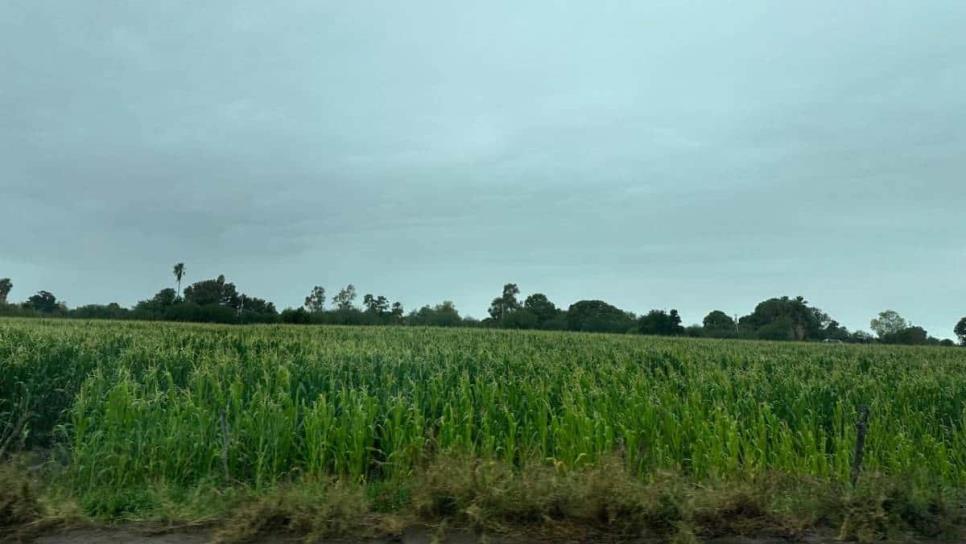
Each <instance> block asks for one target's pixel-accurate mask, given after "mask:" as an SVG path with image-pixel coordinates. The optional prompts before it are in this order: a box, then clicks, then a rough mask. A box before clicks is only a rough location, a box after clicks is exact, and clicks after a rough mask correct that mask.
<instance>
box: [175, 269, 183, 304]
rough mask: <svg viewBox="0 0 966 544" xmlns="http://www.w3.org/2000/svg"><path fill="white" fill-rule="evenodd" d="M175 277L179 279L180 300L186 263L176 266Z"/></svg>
mask: <svg viewBox="0 0 966 544" xmlns="http://www.w3.org/2000/svg"><path fill="white" fill-rule="evenodd" d="M174 277H175V278H177V279H178V298H181V278H183V277H184V263H178V264H176V265H174Z"/></svg>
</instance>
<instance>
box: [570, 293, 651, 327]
mask: <svg viewBox="0 0 966 544" xmlns="http://www.w3.org/2000/svg"><path fill="white" fill-rule="evenodd" d="M634 319H635V316H634V314H632V313H630V312H625V311H624V310H621V309H620V308H617V307H614V306H611V305H610V304H607V303H606V302H604V301H602V300H581V301H578V302H575V303H573V304H571V305H570V308H568V309H567V328H568V329H570V330H572V331H586V332H616V333H626V332H628V331H630V330H632V329H633V328H634Z"/></svg>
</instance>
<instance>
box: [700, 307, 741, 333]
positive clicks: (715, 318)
mask: <svg viewBox="0 0 966 544" xmlns="http://www.w3.org/2000/svg"><path fill="white" fill-rule="evenodd" d="M702 323H703V325H704V334H705V336H713V337H716V338H723V337H724V338H727V337H731V336H735V334H737V331H736V329H735V320H734V319H732V318H731V316H729V315H728V314H726V313H724V312H722V311H721V310H714V311H713V312H711V313H709V314H708V315H706V316H704V321H703V322H702Z"/></svg>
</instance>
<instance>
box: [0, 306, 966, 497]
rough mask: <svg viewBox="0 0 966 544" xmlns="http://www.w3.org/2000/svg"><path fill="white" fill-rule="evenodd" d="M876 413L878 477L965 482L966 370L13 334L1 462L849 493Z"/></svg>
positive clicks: (878, 350) (647, 343)
mask: <svg viewBox="0 0 966 544" xmlns="http://www.w3.org/2000/svg"><path fill="white" fill-rule="evenodd" d="M860 405H868V406H869V408H870V412H871V418H870V420H869V432H868V435H867V439H866V452H865V466H864V467H865V470H868V471H876V472H881V473H884V474H895V475H902V476H904V477H909V478H913V479H915V480H916V481H920V482H923V483H924V484H927V485H935V486H950V487H962V486H963V485H964V484H966V428H964V426H966V350H959V349H943V348H906V347H884V346H845V345H819V344H792V343H766V342H740V341H713V340H687V339H658V338H645V337H634V336H613V335H591V334H570V333H546V332H514V331H496V330H446V329H420V328H376V327H370V328H348V327H292V326H249V327H222V326H195V325H174V324H147V323H114V322H89V323H84V322H64V321H28V320H0V433H4V434H5V435H6V436H4V434H0V444H2V443H3V442H6V444H7V446H8V450H9V449H12V448H15V447H16V448H24V449H28V450H31V449H32V450H50V449H57V448H60V449H62V450H64V451H66V452H67V456H68V459H69V460H68V461H67V462H66V466H67V468H66V474H65V477H66V478H67V480H66V481H67V482H69V485H70V487H71V488H72V489H74V490H75V491H76V492H77V493H80V494H83V493H85V492H88V491H93V490H95V489H103V488H110V489H114V490H123V489H135V488H139V487H143V486H146V485H165V486H170V487H172V488H185V489H188V488H191V487H192V486H198V485H211V486H231V485H237V484H244V485H246V486H250V487H251V488H254V489H261V488H269V487H271V486H274V485H276V484H278V483H279V482H284V481H290V480H292V479H294V478H312V479H314V478H318V479H324V478H330V477H332V476H338V477H340V478H349V479H354V480H358V481H377V480H391V479H399V478H406V477H407V475H409V474H411V473H412V471H413V470H415V469H416V468H418V467H420V466H423V465H425V464H426V463H427V462H429V461H431V460H432V459H433V458H434V456H437V455H440V454H441V453H456V454H461V455H466V456H471V457H475V458H480V459H496V460H500V461H501V462H505V463H507V464H508V465H509V466H521V464H523V463H530V462H539V463H546V464H548V465H554V466H557V467H561V469H562V470H568V469H571V468H579V467H586V466H592V465H593V464H594V463H595V462H597V461H598V460H600V459H601V458H602V457H605V456H618V457H619V458H620V459H622V460H623V462H624V463H625V464H626V466H627V467H628V470H630V471H631V473H632V474H636V475H637V476H638V477H639V478H640V479H642V480H647V479H648V478H651V477H652V476H653V475H655V474H657V473H658V472H660V471H674V472H677V473H680V474H685V475H687V476H688V477H689V478H692V479H694V480H697V481H702V480H720V479H727V478H745V477H750V476H754V475H756V474H761V473H764V472H766V471H773V470H777V471H781V472H784V473H790V474H799V475H809V476H815V477H819V478H824V479H830V480H836V481H843V482H844V481H847V480H848V478H849V471H850V465H851V459H852V453H853V447H854V443H855V420H856V413H857V409H858V407H859V406H860ZM18 422H23V423H22V424H18ZM4 439H5V440H4Z"/></svg>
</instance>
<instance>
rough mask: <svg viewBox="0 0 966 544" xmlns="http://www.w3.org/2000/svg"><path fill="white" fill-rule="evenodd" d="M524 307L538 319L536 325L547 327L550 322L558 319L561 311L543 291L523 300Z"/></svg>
mask: <svg viewBox="0 0 966 544" xmlns="http://www.w3.org/2000/svg"><path fill="white" fill-rule="evenodd" d="M523 309H524V310H525V311H527V312H529V313H531V314H533V316H534V318H535V319H536V326H538V327H541V328H543V327H545V326H546V325H547V324H548V323H550V322H552V321H554V320H556V319H558V318H559V317H560V314H561V311H560V310H559V309H558V308H557V306H556V305H555V304H554V303H553V302H550V299H549V298H547V295H544V294H543V293H534V294H532V295H530V296H528V297H527V299H526V300H524V301H523ZM524 319H526V318H524Z"/></svg>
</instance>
